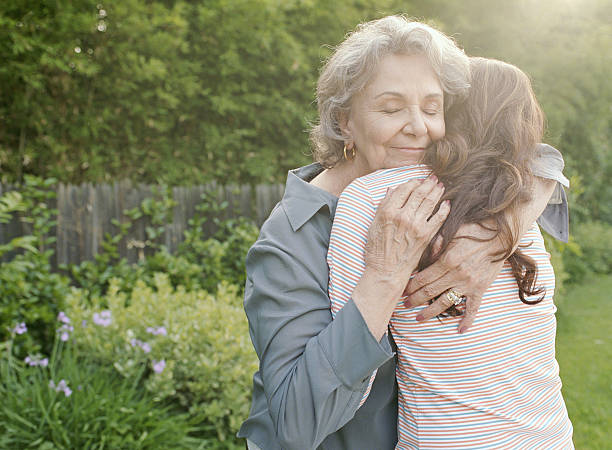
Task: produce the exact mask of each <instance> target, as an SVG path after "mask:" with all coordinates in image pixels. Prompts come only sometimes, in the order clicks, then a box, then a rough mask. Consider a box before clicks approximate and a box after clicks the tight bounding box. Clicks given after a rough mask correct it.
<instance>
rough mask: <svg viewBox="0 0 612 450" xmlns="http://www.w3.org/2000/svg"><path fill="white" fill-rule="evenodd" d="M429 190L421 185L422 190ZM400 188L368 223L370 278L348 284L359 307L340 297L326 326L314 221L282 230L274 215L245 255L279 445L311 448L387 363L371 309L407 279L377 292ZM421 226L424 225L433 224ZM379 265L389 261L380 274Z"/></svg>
mask: <svg viewBox="0 0 612 450" xmlns="http://www.w3.org/2000/svg"><path fill="white" fill-rule="evenodd" d="M434 186H435V183H430V184H428V185H427V187H428V189H429V191H431V190H432V189H433V187H434ZM413 188H414V186H413ZM405 189H406V188H405V187H402V188H398V189H397V192H395V193H394V194H393V195H390V196H389V197H390V198H391V199H392V200H393V201H390V202H389V206H390V207H391V208H392V209H393V210H394V212H393V214H391V215H390V214H389V213H388V212H387V214H377V216H376V218H375V223H381V222H383V224H381V226H380V227H379V231H380V232H374V237H372V245H373V246H374V247H375V250H373V253H372V252H370V254H371V261H370V262H369V263H368V270H370V275H368V277H367V279H366V276H365V274H364V277H363V279H362V280H361V281H360V282H359V283H358V284H359V285H361V286H362V287H363V290H362V291H361V292H362V294H361V295H362V297H360V298H359V302H360V303H358V301H357V300H356V298H357V295H355V296H354V299H349V300H348V302H347V303H346V304H345V306H344V307H343V308H342V309H341V310H340V311H339V312H338V314H337V315H336V318H335V320H334V321H333V322H332V321H331V314H330V301H329V297H328V296H327V284H328V277H327V265H326V264H325V255H326V253H327V245H328V239H329V235H328V234H325V233H324V232H322V231H321V230H322V229H323V228H324V227H319V228H317V227H316V224H314V223H313V221H314V219H313V220H311V221H310V222H307V223H306V224H305V225H303V226H302V227H300V228H299V229H298V230H296V231H292V229H291V227H290V226H289V224H288V223H286V221H287V219H286V217H285V216H284V213H283V211H282V209H281V208H277V209H276V210H275V211H274V213H273V215H272V216H271V219H270V220H269V221H268V222H267V223H266V225H264V227H263V228H262V232H261V235H260V238H259V239H258V241H257V242H256V243H255V245H254V246H253V247H252V248H251V250H250V251H249V253H248V255H247V284H246V289H245V311H246V313H247V316H248V318H249V326H250V333H251V339H252V341H253V345H254V347H255V350H256V352H257V355H258V356H259V360H260V373H261V377H262V381H263V389H264V391H265V396H266V398H267V403H268V412H269V414H270V418H271V420H272V422H273V425H274V431H275V433H276V436H277V438H278V441H279V444H280V446H281V447H282V448H316V447H317V446H318V445H319V444H320V443H321V442H322V441H323V440H324V439H325V438H326V437H327V436H328V435H329V434H331V433H333V432H335V431H337V430H338V429H340V428H341V427H342V426H344V425H345V424H346V423H347V422H348V421H349V420H350V419H351V418H352V417H353V416H354V414H355V412H356V410H357V408H358V407H359V403H360V401H361V399H362V397H363V394H364V392H365V390H366V389H367V386H368V380H369V378H370V375H371V373H372V372H373V371H374V370H376V369H377V368H378V367H380V366H381V365H382V364H383V363H384V362H386V361H387V360H389V359H390V358H391V357H392V356H393V354H392V352H391V347H390V345H389V342H388V340H387V339H386V338H383V339H382V341H381V340H380V338H381V337H382V336H383V335H384V333H385V331H386V325H385V326H384V330H380V329H379V328H377V327H376V325H374V323H378V322H379V321H380V311H378V310H376V308H374V306H372V305H373V304H376V303H385V302H387V303H393V304H395V303H396V302H397V299H398V298H399V296H400V295H401V291H402V289H403V286H405V284H406V282H407V280H408V278H405V279H402V280H400V281H399V283H398V282H396V283H395V284H394V285H393V290H392V291H391V290H390V291H387V290H381V289H380V287H381V286H385V283H390V279H391V278H390V277H391V275H392V272H393V271H394V270H396V269H397V267H396V263H397V259H394V258H391V257H389V255H385V254H384V249H387V250H388V249H393V247H394V246H397V243H396V242H395V241H394V240H393V239H394V238H397V236H396V234H395V232H394V230H395V231H398V232H400V235H401V238H402V239H404V240H405V238H406V235H405V231H406V230H405V229H404V228H402V227H403V225H402V223H403V222H404V221H405V217H404V216H403V215H402V214H397V211H395V210H396V209H397V208H396V204H397V203H399V204H400V206H403V205H404V204H405V203H406V202H405V198H404V201H402V195H403V194H406V192H405ZM438 191H439V192H437V197H435V199H430V200H429V201H428V202H427V204H432V205H435V204H436V202H437V199H438V198H439V197H440V196H441V193H442V192H441V190H440V189H439V190H438ZM422 197H424V195H423V196H422ZM416 198H417V197H416V196H415V197H414V199H415V201H416ZM432 208H433V206H432ZM380 210H381V209H379V211H380ZM382 210H385V208H382ZM445 213H446V214H447V213H448V205H446V206H445V207H444V208H441V210H440V212H439V213H438V214H436V215H435V216H434V217H435V219H436V220H435V223H436V224H437V225H436V226H437V228H439V226H440V225H441V224H442V222H443V220H444V218H445V217H446V214H445ZM315 218H316V217H315ZM398 220H399V222H398ZM283 221H284V222H283ZM430 222H431V223H432V224H434V221H433V219H432V220H430ZM383 225H384V226H383ZM398 225H399V228H398ZM432 226H433V225H432ZM373 227H374V226H373ZM437 228H436V229H437ZM425 238H427V236H425V237H424V239H425ZM429 238H430V237H429ZM380 239H382V241H381V240H380ZM385 239H386V241H385ZM369 242H370V241H369ZM375 242H376V243H375ZM425 245H426V244H425ZM423 248H424V247H423ZM376 249H379V250H380V249H382V250H383V252H382V253H381V251H378V252H376ZM404 249H405V245H403V246H400V247H399V250H397V251H395V252H393V254H394V255H396V256H399V257H402V258H403V257H404V251H403V250H404ZM385 261H387V262H389V261H390V262H391V264H390V267H389V266H388V265H386V263H385ZM378 275H380V276H378ZM409 275H410V274H409V273H408V275H407V276H409ZM369 283H372V284H371V285H370V284H369ZM389 285H390V284H389ZM376 286H378V290H376V289H374V287H376ZM369 292H372V294H368V293H369ZM396 292H397V293H396ZM383 293H384V294H383ZM364 295H371V296H372V297H371V298H365V297H364ZM358 305H360V306H358ZM364 305H365V307H364ZM360 307H361V308H364V309H363V310H362V309H360ZM369 312H372V314H368V313H369ZM389 316H390V314H389ZM387 322H388V318H387Z"/></svg>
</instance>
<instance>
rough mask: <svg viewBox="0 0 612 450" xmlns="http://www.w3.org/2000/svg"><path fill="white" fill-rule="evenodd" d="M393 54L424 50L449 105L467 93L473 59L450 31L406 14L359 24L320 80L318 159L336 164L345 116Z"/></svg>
mask: <svg viewBox="0 0 612 450" xmlns="http://www.w3.org/2000/svg"><path fill="white" fill-rule="evenodd" d="M391 54H422V55H424V56H425V57H426V58H427V59H428V61H429V64H430V65H431V67H432V68H433V70H434V72H435V73H436V75H437V76H438V79H439V81H440V84H441V85H442V90H443V91H444V109H445V111H446V110H448V108H449V107H450V106H452V104H453V103H455V101H457V100H458V99H463V98H465V97H466V96H467V93H468V89H469V87H470V62H469V59H468V57H467V56H466V55H465V53H464V52H463V50H461V49H459V48H458V47H457V45H456V44H455V42H454V41H453V40H452V39H451V38H450V37H448V36H446V35H445V34H444V33H442V32H440V31H438V30H436V29H435V28H432V27H430V26H429V25H425V24H424V23H421V22H413V21H410V20H409V19H407V18H406V17H404V16H387V17H383V18H382V19H377V20H372V21H370V22H366V23H363V24H360V25H359V26H357V28H356V29H355V31H353V32H352V33H350V34H349V35H348V36H347V38H346V39H345V40H344V41H343V42H342V43H341V44H340V45H339V46H338V47H337V48H336V50H335V51H334V53H333V54H332V55H331V56H330V57H329V59H328V60H327V62H326V63H325V65H324V66H323V69H322V71H321V75H320V76H319V81H318V83H317V104H318V106H319V123H318V124H316V125H314V126H313V127H312V129H311V131H310V141H311V143H312V147H313V149H312V152H313V156H314V158H315V160H317V161H318V162H320V163H321V164H322V165H323V166H325V167H332V166H333V165H335V164H336V163H337V162H338V161H339V160H340V159H341V158H342V149H343V146H344V144H343V140H344V138H343V136H342V132H341V130H340V123H339V121H340V119H341V117H343V115H346V114H348V113H349V111H350V108H351V102H352V99H353V97H354V95H355V94H356V93H357V92H359V91H360V90H362V89H364V88H365V87H366V85H367V83H368V82H369V81H370V79H371V78H372V77H373V75H374V74H375V72H376V67H377V66H378V63H379V62H380V61H381V60H382V59H383V58H384V57H386V56H388V55H391Z"/></svg>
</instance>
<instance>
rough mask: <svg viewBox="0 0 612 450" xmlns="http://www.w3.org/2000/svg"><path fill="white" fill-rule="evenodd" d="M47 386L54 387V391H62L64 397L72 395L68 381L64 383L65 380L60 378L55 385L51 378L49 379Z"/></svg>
mask: <svg viewBox="0 0 612 450" xmlns="http://www.w3.org/2000/svg"><path fill="white" fill-rule="evenodd" d="M49 387H50V388H51V389H54V390H55V392H60V391H62V392H63V393H64V395H65V396H66V397H70V395H72V389H70V388H69V387H68V383H66V380H63V379H62V380H60V381H59V383H57V385H56V384H55V383H54V382H53V380H51V381H49Z"/></svg>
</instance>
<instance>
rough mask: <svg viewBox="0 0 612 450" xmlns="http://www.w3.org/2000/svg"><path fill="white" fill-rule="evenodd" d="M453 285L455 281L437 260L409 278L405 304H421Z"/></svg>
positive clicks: (409, 305)
mask: <svg viewBox="0 0 612 450" xmlns="http://www.w3.org/2000/svg"><path fill="white" fill-rule="evenodd" d="M453 286H456V283H455V282H454V280H453V279H452V277H451V275H450V273H449V271H448V269H447V268H446V266H445V265H444V264H442V262H441V261H440V260H438V261H436V262H435V263H434V264H432V265H431V266H429V267H427V268H426V269H425V270H423V271H421V272H419V273H417V274H416V275H415V276H414V277H413V278H412V279H411V280H410V282H409V283H408V287H407V292H406V295H408V299H406V301H405V304H406V306H407V307H414V306H418V305H422V304H423V303H425V302H426V301H427V300H430V299H432V298H434V297H437V296H438V295H440V294H441V293H442V292H444V291H447V290H448V289H450V288H451V287H453Z"/></svg>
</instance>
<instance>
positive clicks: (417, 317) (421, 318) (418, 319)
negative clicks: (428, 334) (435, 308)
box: [416, 313, 424, 322]
mask: <svg viewBox="0 0 612 450" xmlns="http://www.w3.org/2000/svg"><path fill="white" fill-rule="evenodd" d="M423 319H424V317H423V314H421V313H419V314H417V316H416V320H417V322H421V321H422V320H423Z"/></svg>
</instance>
